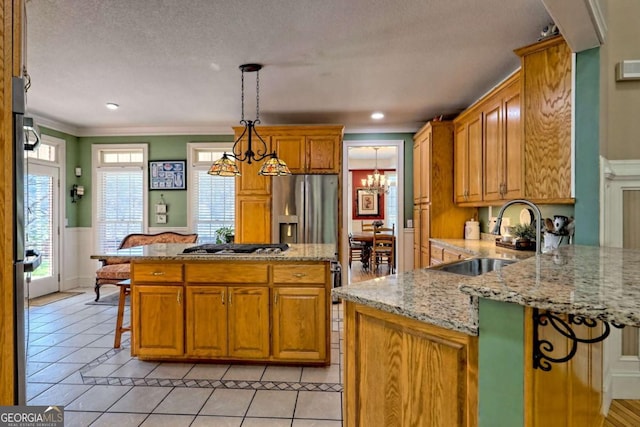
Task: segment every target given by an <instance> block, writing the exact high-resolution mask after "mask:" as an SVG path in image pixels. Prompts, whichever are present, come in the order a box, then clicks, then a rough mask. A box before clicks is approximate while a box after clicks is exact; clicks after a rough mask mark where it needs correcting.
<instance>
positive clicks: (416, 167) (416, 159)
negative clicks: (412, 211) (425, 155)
mask: <svg viewBox="0 0 640 427" xmlns="http://www.w3.org/2000/svg"><path fill="white" fill-rule="evenodd" d="M420 191H421V188H420V141H414V143H413V203H414V204H416V205H417V204H418V203H420V194H421V192H420Z"/></svg>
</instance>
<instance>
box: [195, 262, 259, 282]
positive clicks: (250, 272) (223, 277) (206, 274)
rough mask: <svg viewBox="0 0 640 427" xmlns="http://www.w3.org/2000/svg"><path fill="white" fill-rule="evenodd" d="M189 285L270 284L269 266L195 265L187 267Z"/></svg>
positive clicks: (242, 264) (257, 264) (253, 264)
mask: <svg viewBox="0 0 640 427" xmlns="http://www.w3.org/2000/svg"><path fill="white" fill-rule="evenodd" d="M185 276H186V281H187V282H189V283H268V282H269V266H268V265H267V264H259V263H246V262H245V263H237V264H231V263H217V264H214V263H193V264H187V265H186V274H185Z"/></svg>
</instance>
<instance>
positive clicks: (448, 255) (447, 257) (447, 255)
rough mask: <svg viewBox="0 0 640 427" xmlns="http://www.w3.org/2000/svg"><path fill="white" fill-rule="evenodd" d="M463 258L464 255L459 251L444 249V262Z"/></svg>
mask: <svg viewBox="0 0 640 427" xmlns="http://www.w3.org/2000/svg"><path fill="white" fill-rule="evenodd" d="M462 258H464V257H463V256H462V254H461V253H459V252H454V251H449V250H447V249H445V250H444V253H443V260H444V262H451V261H457V260H459V259H462Z"/></svg>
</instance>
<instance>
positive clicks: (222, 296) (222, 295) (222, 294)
mask: <svg viewBox="0 0 640 427" xmlns="http://www.w3.org/2000/svg"><path fill="white" fill-rule="evenodd" d="M220 295H221V299H222V305H224V291H222V293H221V294H220Z"/></svg>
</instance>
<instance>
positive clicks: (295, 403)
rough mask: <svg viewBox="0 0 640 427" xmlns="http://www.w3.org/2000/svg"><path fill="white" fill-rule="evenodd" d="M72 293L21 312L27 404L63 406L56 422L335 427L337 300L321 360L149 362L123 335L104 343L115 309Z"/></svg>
mask: <svg viewBox="0 0 640 427" xmlns="http://www.w3.org/2000/svg"><path fill="white" fill-rule="evenodd" d="M78 290H84V291H85V292H86V293H85V294H82V295H78V296H74V297H72V298H67V299H65V300H61V301H58V302H55V303H51V304H48V305H46V306H43V307H30V308H29V310H28V311H27V313H26V314H27V316H28V319H27V322H28V325H29V326H28V331H29V332H28V350H27V355H28V356H27V400H28V404H29V405H64V406H65V426H67V427H71V426H89V425H90V426H114V425H117V426H118V427H127V426H153V427H155V426H172V427H173V426H198V427H200V426H228V427H239V426H242V427H249V426H259V427H270V426H273V427H280V426H287V427H339V426H341V425H342V380H341V378H342V350H341V349H342V325H343V324H342V304H334V305H333V306H332V315H333V320H332V335H331V337H332V338H331V347H332V348H331V353H332V354H331V360H332V364H331V365H330V366H328V367H296V366H264V365H250V366H248V365H224V364H193V363H155V362H144V361H140V360H137V359H136V358H132V357H131V355H130V342H129V334H128V333H125V334H124V335H123V342H122V347H121V348H120V349H114V348H113V335H114V328H115V322H116V313H117V307H116V306H107V305H88V304H86V303H87V302H90V301H93V298H94V294H93V292H91V291H89V290H86V289H84V288H83V289H78ZM107 295H108V294H105V295H103V296H102V298H105V297H106V296H107ZM128 317H129V313H128V308H127V312H126V313H125V319H128Z"/></svg>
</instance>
